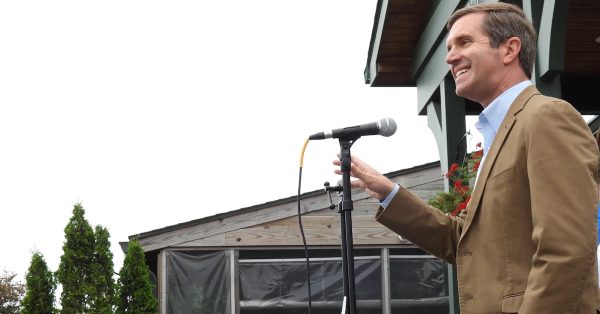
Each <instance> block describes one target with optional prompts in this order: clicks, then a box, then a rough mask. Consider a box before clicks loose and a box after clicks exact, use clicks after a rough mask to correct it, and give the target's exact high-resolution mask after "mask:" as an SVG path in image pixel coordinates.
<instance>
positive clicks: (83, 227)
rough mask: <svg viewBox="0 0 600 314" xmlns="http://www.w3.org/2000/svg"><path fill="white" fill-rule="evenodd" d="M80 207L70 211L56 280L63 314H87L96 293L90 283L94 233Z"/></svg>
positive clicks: (79, 205) (76, 206) (77, 205)
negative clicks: (71, 214) (70, 215)
mask: <svg viewBox="0 0 600 314" xmlns="http://www.w3.org/2000/svg"><path fill="white" fill-rule="evenodd" d="M84 214H85V210H84V209H83V207H82V206H81V204H79V203H78V204H75V206H74V207H73V216H72V217H71V219H70V220H69V223H68V224H67V226H66V227H65V241H64V243H63V255H62V256H61V257H60V265H59V267H58V271H57V272H56V277H57V279H58V281H59V282H60V284H61V285H62V293H61V295H60V301H61V305H62V312H63V313H67V314H82V313H88V312H89V309H90V296H91V295H92V294H93V293H94V292H95V291H94V286H93V284H92V280H91V277H92V275H91V269H92V263H93V261H94V230H93V229H92V227H91V226H90V224H89V223H88V221H87V220H86V219H85V217H84Z"/></svg>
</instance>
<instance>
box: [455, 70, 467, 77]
mask: <svg viewBox="0 0 600 314" xmlns="http://www.w3.org/2000/svg"><path fill="white" fill-rule="evenodd" d="M469 70H470V69H462V70H460V71H458V72H456V78H458V77H459V76H461V75H463V74H465V73H467V72H469Z"/></svg>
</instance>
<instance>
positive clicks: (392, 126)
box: [379, 118, 396, 137]
mask: <svg viewBox="0 0 600 314" xmlns="http://www.w3.org/2000/svg"><path fill="white" fill-rule="evenodd" d="M394 133H396V121H394V119H392V118H383V119H381V120H380V121H379V134H381V135H383V136H385V137H388V136H392V135H394Z"/></svg>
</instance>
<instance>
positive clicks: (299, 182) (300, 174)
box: [296, 140, 312, 314]
mask: <svg viewBox="0 0 600 314" xmlns="http://www.w3.org/2000/svg"><path fill="white" fill-rule="evenodd" d="M307 144H308V140H306V142H305V143H304V147H303V149H302V153H301V155H300V170H299V172H298V196H297V197H296V200H297V202H298V225H299V226H300V235H302V244H303V246H304V256H305V257H306V282H307V283H308V314H310V311H311V308H312V292H311V289H310V259H309V256H308V246H307V245H306V237H305V236H304V227H302V213H301V211H300V191H301V187H302V163H303V159H304V150H305V149H306V145H307Z"/></svg>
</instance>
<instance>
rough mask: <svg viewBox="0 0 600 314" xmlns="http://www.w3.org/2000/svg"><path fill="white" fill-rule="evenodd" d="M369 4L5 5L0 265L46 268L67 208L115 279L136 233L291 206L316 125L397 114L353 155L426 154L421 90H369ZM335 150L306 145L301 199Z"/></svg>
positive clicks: (430, 141) (59, 241)
mask: <svg viewBox="0 0 600 314" xmlns="http://www.w3.org/2000/svg"><path fill="white" fill-rule="evenodd" d="M376 3H377V1H376V0H361V1H350V2H349V1H342V0H328V1H322V0H307V1H282V0H259V1H246V0H232V1H152V0H144V1H128V0H126V1H123V0H119V1H111V0H103V1H3V2H0V43H1V44H0V45H1V46H0V149H1V151H0V210H1V212H2V220H1V222H2V226H1V228H0V241H1V246H2V255H1V257H0V268H5V269H7V270H10V271H13V272H17V273H18V274H19V275H20V276H24V274H25V271H26V270H27V268H28V266H29V262H30V258H31V253H32V252H33V251H39V252H41V253H42V254H44V256H45V258H46V262H47V263H48V265H49V267H50V269H51V270H53V271H54V270H56V269H57V267H58V265H59V262H60V255H61V254H62V245H63V241H64V227H65V226H66V224H67V222H68V220H69V218H70V216H71V213H72V208H73V205H74V204H75V203H77V202H81V203H82V205H83V207H84V208H85V210H86V218H87V219H88V221H89V222H90V224H91V225H92V226H94V225H98V224H99V225H103V226H105V227H107V228H108V230H109V231H110V233H111V242H112V244H113V245H112V250H113V253H114V254H115V270H116V271H118V270H119V269H120V267H121V265H122V260H123V253H122V252H121V250H120V247H119V246H118V242H120V241H127V237H128V236H130V235H133V234H136V233H140V232H146V231H150V230H153V229H157V228H162V227H165V226H168V225H173V224H177V223H181V222H185V221H189V220H193V219H198V218H202V217H206V216H210V215H214V214H218V213H222V212H227V211H231V210H236V209H239V208H243V207H246V206H251V205H256V204H261V203H264V202H268V201H272V200H276V199H280V198H285V197H289V196H294V195H295V194H296V190H297V179H298V166H299V159H300V151H301V149H302V145H303V144H304V140H305V138H306V137H307V136H308V135H310V134H313V133H316V132H319V131H324V130H329V129H332V128H338V127H346V126H352V125H356V124H362V123H367V122H373V121H378V120H379V119H381V118H384V117H391V118H393V119H394V120H396V122H397V123H398V131H397V132H396V134H395V135H393V136H392V137H389V138H384V137H381V136H369V137H363V138H361V139H359V140H358V141H357V142H356V144H355V145H354V146H353V148H352V153H353V155H356V156H360V157H361V158H362V159H364V160H366V161H368V162H369V163H371V164H372V165H373V166H374V167H376V168H378V169H379V170H380V171H381V172H390V171H395V170H400V169H405V168H409V167H412V166H415V165H420V164H424V163H427V162H431V161H435V160H438V159H439V157H438V155H437V146H436V144H435V140H434V138H433V135H432V133H431V131H430V130H429V129H428V127H427V120H426V118H425V117H423V116H417V105H416V90H415V89H412V88H375V87H369V85H366V84H365V83H364V78H363V70H364V68H365V64H366V60H367V52H368V48H369V41H370V36H371V31H372V27H373V19H374V14H375V8H376ZM467 128H472V126H471V125H467ZM473 130H474V129H473ZM474 141H475V140H472V141H470V145H471V146H472V145H474ZM338 151H339V143H338V142H337V141H336V140H327V141H313V142H310V143H309V145H308V147H307V150H306V153H305V159H304V161H305V162H304V170H303V172H304V178H303V187H302V191H303V192H308V191H313V190H317V189H321V188H322V186H323V182H324V181H332V182H336V181H337V180H338V179H339V178H338V177H337V176H336V175H335V174H333V166H332V165H331V161H332V160H333V159H334V158H335V155H336V154H337V152H338Z"/></svg>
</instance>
